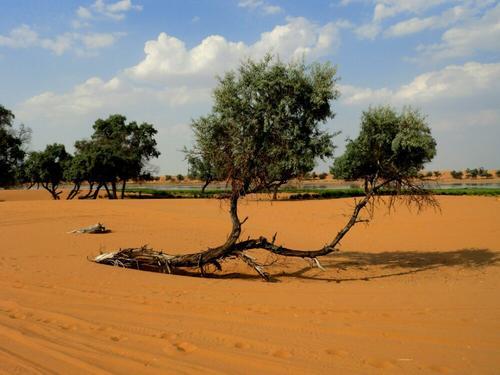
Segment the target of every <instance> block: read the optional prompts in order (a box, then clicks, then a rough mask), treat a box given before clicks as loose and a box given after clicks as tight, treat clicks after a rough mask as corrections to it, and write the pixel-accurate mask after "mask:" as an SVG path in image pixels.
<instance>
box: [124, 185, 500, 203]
mask: <svg viewBox="0 0 500 375" xmlns="http://www.w3.org/2000/svg"><path fill="white" fill-rule="evenodd" d="M431 191H432V192H433V193H434V194H435V195H456V196H462V195H473V196H500V188H491V189H489V188H476V187H469V188H449V189H431ZM227 192H228V190H206V191H205V193H204V194H202V193H201V190H182V189H178V190H156V189H148V188H133V189H128V190H127V193H128V196H129V197H130V198H135V199H182V198H190V199H193V198H194V199H196V198H221V197H223V196H224V195H225V194H226V193H227ZM282 192H285V193H291V194H290V195H289V196H288V198H287V199H288V200H307V199H336V198H351V197H361V196H363V195H364V193H363V190H362V189H358V188H346V189H284V190H283V191H282ZM387 194H390V192H387Z"/></svg>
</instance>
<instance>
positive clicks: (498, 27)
mask: <svg viewBox="0 0 500 375" xmlns="http://www.w3.org/2000/svg"><path fill="white" fill-rule="evenodd" d="M417 51H418V52H419V54H420V59H421V60H429V59H431V60H444V59H450V58H456V57H463V56H472V55H474V54H476V53H478V52H499V51H500V4H497V6H495V7H494V8H492V9H489V10H487V11H486V12H485V13H484V15H483V16H482V17H479V18H474V19H471V20H469V21H468V22H466V23H465V24H463V25H461V26H456V27H453V28H451V29H449V30H447V31H446V32H445V33H444V34H443V35H442V37H441V42H440V43H436V44H429V45H420V46H418V47H417Z"/></svg>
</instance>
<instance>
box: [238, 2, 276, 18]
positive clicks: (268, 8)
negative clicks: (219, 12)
mask: <svg viewBox="0 0 500 375" xmlns="http://www.w3.org/2000/svg"><path fill="white" fill-rule="evenodd" d="M238 6H239V7H240V8H247V9H250V10H257V9H260V10H261V11H262V13H264V14H266V15H272V14H278V13H281V12H283V9H282V8H281V7H280V6H278V5H272V4H269V3H267V2H265V1H264V0H240V2H239V3H238Z"/></svg>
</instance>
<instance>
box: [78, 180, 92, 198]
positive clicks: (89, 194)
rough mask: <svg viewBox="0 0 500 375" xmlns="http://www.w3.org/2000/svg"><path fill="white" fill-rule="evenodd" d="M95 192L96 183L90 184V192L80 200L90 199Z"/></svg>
mask: <svg viewBox="0 0 500 375" xmlns="http://www.w3.org/2000/svg"><path fill="white" fill-rule="evenodd" d="M93 190H94V183H93V182H89V191H88V192H87V194H85V195H84V196H83V197H80V199H88V198H89V197H90V196H91V195H92V191H93Z"/></svg>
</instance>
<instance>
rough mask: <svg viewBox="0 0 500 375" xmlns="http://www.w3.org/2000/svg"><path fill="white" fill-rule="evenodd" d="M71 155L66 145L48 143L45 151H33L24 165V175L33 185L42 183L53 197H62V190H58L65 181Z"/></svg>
mask: <svg viewBox="0 0 500 375" xmlns="http://www.w3.org/2000/svg"><path fill="white" fill-rule="evenodd" d="M71 158H72V157H71V155H70V154H68V153H67V152H66V149H65V147H64V145H62V144H58V143H54V144H51V145H47V147H46V148H45V150H44V151H39V152H31V153H30V154H29V156H28V159H27V160H26V163H25V165H24V175H25V178H26V179H27V181H28V182H30V183H31V184H32V185H34V184H40V185H41V186H42V187H43V188H44V189H45V190H47V191H48V192H49V193H50V194H51V195H52V198H53V199H60V198H59V195H60V194H61V193H62V191H57V189H58V188H59V184H60V183H61V182H62V181H64V170H65V169H66V168H67V165H68V163H70V162H71Z"/></svg>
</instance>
